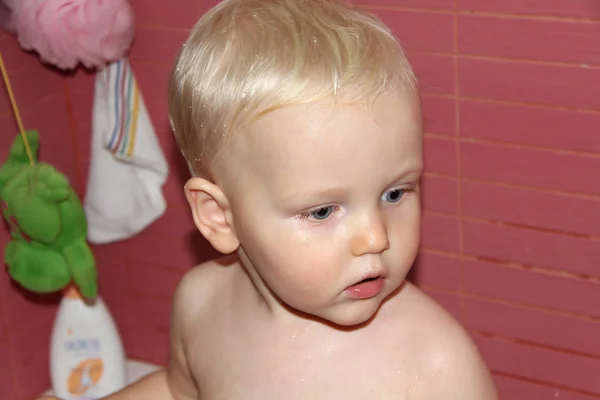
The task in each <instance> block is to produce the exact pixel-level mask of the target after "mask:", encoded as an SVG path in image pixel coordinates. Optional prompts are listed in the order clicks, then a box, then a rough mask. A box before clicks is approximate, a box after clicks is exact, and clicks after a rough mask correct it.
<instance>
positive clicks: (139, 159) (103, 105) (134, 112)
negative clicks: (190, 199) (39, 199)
mask: <svg viewBox="0 0 600 400" xmlns="http://www.w3.org/2000/svg"><path fill="white" fill-rule="evenodd" d="M92 118H93V122H92V151H91V164H90V173H89V177H88V186H87V193H86V196H85V201H84V208H85V213H86V216H87V222H88V240H89V241H90V242H92V243H96V244H101V243H109V242H114V241H118V240H122V239H126V238H129V237H131V236H133V235H135V234H136V233H139V232H140V231H142V230H143V229H145V228H146V227H147V226H148V225H150V224H151V223H152V222H154V221H155V220H156V219H158V218H159V217H160V216H161V215H162V214H163V213H164V211H165V209H166V202H165V199H164V197H163V193H162V186H163V185H164V183H165V182H166V179H167V174H168V166H167V162H166V160H165V157H164V155H163V152H162V150H161V148H160V145H159V143H158V139H157V137H156V132H155V130H154V127H153V126H152V122H151V121H150V117H149V116H148V111H147V110H146V106H145V104H144V100H143V98H142V94H141V93H140V90H139V87H138V85H137V82H136V79H135V76H134V73H133V71H132V69H131V66H130V64H129V61H128V60H127V59H123V60H120V61H118V62H115V63H112V64H110V65H108V66H107V67H106V68H104V69H103V70H101V71H99V72H98V73H97V75H96V87H95V93H94V108H93V116H92Z"/></svg>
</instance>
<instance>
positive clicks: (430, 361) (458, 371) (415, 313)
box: [398, 284, 498, 400]
mask: <svg viewBox="0 0 600 400" xmlns="http://www.w3.org/2000/svg"><path fill="white" fill-rule="evenodd" d="M404 289H405V291H406V293H403V294H402V296H401V297H402V298H401V299H399V301H398V304H401V305H399V306H398V307H400V308H401V309H402V311H401V313H402V314H403V315H405V316H406V318H407V319H408V321H407V320H406V319H404V318H403V322H404V324H408V325H405V326H411V328H410V333H409V334H408V338H406V340H410V341H411V343H414V344H415V346H414V347H413V348H414V349H415V353H413V355H414V359H418V361H417V362H418V364H419V365H420V368H419V369H420V370H421V373H422V375H424V378H426V381H427V384H426V385H425V386H424V387H423V388H422V390H423V391H424V392H423V395H424V398H435V399H437V398H440V399H441V398H443V399H445V400H454V399H456V400H459V399H460V400H497V399H498V396H497V394H496V390H495V387H494V384H493V381H492V378H491V374H490V372H489V370H488V368H487V366H486V365H485V362H484V361H483V358H482V357H481V355H480V353H479V350H478V348H477V346H476V345H475V343H474V342H473V340H472V339H471V337H470V336H469V334H468V333H467V332H466V330H465V329H464V328H463V327H462V326H461V325H460V324H459V323H458V322H457V321H456V320H455V319H454V318H453V317H452V316H451V315H450V314H449V313H448V312H447V311H446V310H445V309H444V308H443V307H442V306H440V305H439V304H438V303H437V302H436V301H435V300H433V299H432V298H431V297H429V296H428V295H427V294H425V293H423V292H422V291H421V290H419V289H418V288H416V287H415V286H413V285H410V284H409V285H407V287H405V288H404Z"/></svg>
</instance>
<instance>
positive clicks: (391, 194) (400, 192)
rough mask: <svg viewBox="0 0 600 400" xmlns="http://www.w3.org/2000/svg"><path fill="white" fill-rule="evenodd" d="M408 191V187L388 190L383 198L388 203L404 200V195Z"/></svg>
mask: <svg viewBox="0 0 600 400" xmlns="http://www.w3.org/2000/svg"><path fill="white" fill-rule="evenodd" d="M404 193H406V189H394V190H390V191H388V192H385V193H384V194H383V196H381V200H383V201H386V202H388V203H397V202H399V201H400V200H402V196H404Z"/></svg>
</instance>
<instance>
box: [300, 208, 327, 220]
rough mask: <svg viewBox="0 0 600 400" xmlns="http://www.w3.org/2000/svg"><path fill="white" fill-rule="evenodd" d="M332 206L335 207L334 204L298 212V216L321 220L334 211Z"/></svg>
mask: <svg viewBox="0 0 600 400" xmlns="http://www.w3.org/2000/svg"><path fill="white" fill-rule="evenodd" d="M334 208H335V207H334V206H326V207H321V208H317V209H315V210H312V211H308V212H305V213H302V214H300V218H302V219H314V220H317V221H323V220H325V219H327V218H329V216H331V214H332V213H333V211H334Z"/></svg>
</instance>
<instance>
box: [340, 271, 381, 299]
mask: <svg viewBox="0 0 600 400" xmlns="http://www.w3.org/2000/svg"><path fill="white" fill-rule="evenodd" d="M384 281H385V280H384V278H382V277H380V276H377V277H373V278H366V279H363V280H362V281H360V282H358V283H356V284H354V285H352V286H350V287H349V288H347V289H346V293H348V294H349V295H350V297H352V298H355V299H368V298H371V297H375V296H377V295H378V294H379V293H380V292H381V290H382V289H383V283H384Z"/></svg>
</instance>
